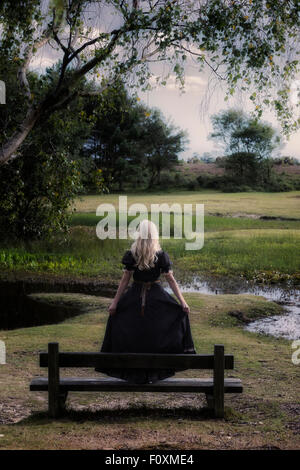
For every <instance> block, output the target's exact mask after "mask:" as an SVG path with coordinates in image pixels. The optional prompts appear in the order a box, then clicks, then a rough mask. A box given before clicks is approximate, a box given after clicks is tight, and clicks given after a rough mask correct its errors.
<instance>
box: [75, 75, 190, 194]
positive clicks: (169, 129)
mask: <svg viewBox="0 0 300 470" xmlns="http://www.w3.org/2000/svg"><path fill="white" fill-rule="evenodd" d="M85 112H86V114H87V115H91V114H93V117H94V124H93V127H92V130H91V136H90V138H89V139H88V142H87V143H86V145H85V148H84V157H86V158H89V159H92V160H93V162H94V163H95V165H96V166H97V167H98V168H101V169H102V171H103V177H104V181H105V183H106V185H107V186H108V187H109V189H112V188H115V187H116V186H117V187H118V189H119V190H123V185H124V183H130V182H131V181H133V180H135V181H136V180H138V181H139V185H140V184H141V182H142V181H143V180H148V179H149V184H150V185H151V186H152V185H153V184H155V183H156V182H159V178H160V174H161V171H162V170H163V169H171V168H172V167H173V166H174V165H175V164H176V163H177V157H178V154H179V152H181V151H182V150H183V147H184V145H185V140H186V137H185V133H184V132H182V131H180V130H178V129H177V128H175V127H174V126H173V125H171V124H169V123H167V122H165V120H164V118H163V116H162V114H161V113H160V111H159V110H157V109H156V110H151V109H150V108H148V107H147V106H145V105H144V104H141V103H139V98H137V97H136V96H130V95H129V93H128V91H127V90H126V87H125V85H124V84H123V83H122V82H121V81H118V82H116V83H114V84H113V85H112V86H111V87H109V88H108V89H107V90H105V91H104V92H103V93H102V95H101V96H100V97H92V98H89V99H88V101H87V102H86V105H85Z"/></svg>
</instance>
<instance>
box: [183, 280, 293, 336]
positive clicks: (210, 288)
mask: <svg viewBox="0 0 300 470" xmlns="http://www.w3.org/2000/svg"><path fill="white" fill-rule="evenodd" d="M178 284H179V286H180V288H181V290H182V292H199V293H203V294H211V295H218V294H253V295H260V296H263V297H265V298H266V299H268V300H271V301H273V302H277V303H279V304H281V305H283V307H284V309H285V312H286V313H285V314H283V315H276V316H272V317H268V318H262V319H260V320H255V321H253V322H251V323H249V324H248V325H247V326H245V330H247V331H252V332H256V333H263V334H267V335H272V336H275V337H277V338H278V337H280V338H285V339H289V340H295V339H299V338H300V289H298V288H295V287H292V286H289V285H286V284H285V285H276V286H272V285H258V284H255V283H254V282H250V281H246V280H242V279H241V280H233V279H230V278H227V279H215V278H212V279H209V280H208V279H206V280H203V279H201V278H200V277H197V276H196V277H194V278H193V279H192V280H191V281H190V282H185V283H182V284H181V283H179V282H178Z"/></svg>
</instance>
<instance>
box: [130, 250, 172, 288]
mask: <svg viewBox="0 0 300 470" xmlns="http://www.w3.org/2000/svg"><path fill="white" fill-rule="evenodd" d="M156 256H157V259H156V260H155V261H154V266H153V267H150V268H148V269H139V268H138V267H137V264H136V260H135V259H134V257H133V254H132V252H131V250H127V251H126V252H125V254H124V256H123V258H122V264H124V267H125V269H126V270H127V271H133V279H134V281H144V282H151V281H152V282H153V281H156V280H158V279H159V277H160V275H161V273H168V272H169V271H170V269H171V266H172V263H171V261H170V258H169V256H168V254H167V253H166V252H165V251H163V250H159V251H157V252H156Z"/></svg>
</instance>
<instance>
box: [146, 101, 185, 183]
mask: <svg viewBox="0 0 300 470" xmlns="http://www.w3.org/2000/svg"><path fill="white" fill-rule="evenodd" d="M186 142H187V138H186V134H185V132H184V131H180V130H179V129H177V128H176V127H175V126H173V125H168V124H167V123H166V122H164V120H163V117H162V115H161V113H160V111H159V110H157V109H156V110H154V111H153V112H152V113H151V115H150V116H149V119H148V121H147V123H146V126H145V130H144V139H142V140H141V142H140V145H142V146H143V148H144V153H145V157H146V166H147V168H148V170H149V173H150V178H149V184H148V186H149V188H151V187H152V186H153V185H155V184H159V183H160V176H161V172H162V170H170V169H171V168H173V167H174V166H175V165H176V164H177V163H178V154H179V153H180V152H182V151H183V150H184V148H185V144H186Z"/></svg>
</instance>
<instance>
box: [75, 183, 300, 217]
mask: <svg viewBox="0 0 300 470" xmlns="http://www.w3.org/2000/svg"><path fill="white" fill-rule="evenodd" d="M118 201H119V195H118V194H108V195H107V194H106V195H91V196H84V197H83V198H81V199H77V200H76V201H75V204H74V207H75V208H76V211H77V212H80V213H82V212H92V213H94V214H95V213H96V208H97V207H98V205H99V204H102V203H106V204H114V206H115V207H116V209H117V208H118ZM135 203H141V204H145V205H146V207H147V209H148V210H150V208H151V204H163V203H168V204H173V203H176V204H181V206H182V207H183V204H194V205H195V204H204V211H205V215H215V214H220V215H223V216H226V215H230V216H232V215H246V216H248V217H249V216H250V215H256V216H262V215H263V216H272V217H289V218H296V219H300V191H290V192H286V193H263V192H246V193H221V192H218V191H210V190H203V191H201V192H199V191H176V192H174V191H170V192H161V193H159V192H155V193H140V194H138V193H134V194H128V206H129V205H131V204H135Z"/></svg>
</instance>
